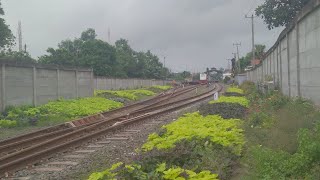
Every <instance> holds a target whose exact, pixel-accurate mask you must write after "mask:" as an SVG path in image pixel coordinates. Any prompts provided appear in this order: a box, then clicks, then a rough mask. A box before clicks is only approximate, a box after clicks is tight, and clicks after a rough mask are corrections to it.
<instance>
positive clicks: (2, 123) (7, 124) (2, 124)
mask: <svg viewBox="0 0 320 180" xmlns="http://www.w3.org/2000/svg"><path fill="white" fill-rule="evenodd" d="M16 126H17V121H11V120H5V119H1V120H0V128H12V127H16Z"/></svg>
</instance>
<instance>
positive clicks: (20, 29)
mask: <svg viewBox="0 0 320 180" xmlns="http://www.w3.org/2000/svg"><path fill="white" fill-rule="evenodd" d="M18 43H19V52H22V28H21V21H19V22H18Z"/></svg>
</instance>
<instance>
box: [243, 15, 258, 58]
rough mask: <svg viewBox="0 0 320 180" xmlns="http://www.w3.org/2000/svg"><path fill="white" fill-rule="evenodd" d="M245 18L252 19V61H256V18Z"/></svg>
mask: <svg viewBox="0 0 320 180" xmlns="http://www.w3.org/2000/svg"><path fill="white" fill-rule="evenodd" d="M245 18H250V19H251V26H252V60H253V61H254V60H255V59H256V57H255V47H254V16H253V14H252V15H251V17H250V16H247V15H246V16H245Z"/></svg>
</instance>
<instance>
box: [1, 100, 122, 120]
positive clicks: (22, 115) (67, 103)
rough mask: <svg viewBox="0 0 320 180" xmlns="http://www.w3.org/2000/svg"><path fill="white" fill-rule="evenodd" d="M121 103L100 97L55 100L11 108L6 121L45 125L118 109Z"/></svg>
mask: <svg viewBox="0 0 320 180" xmlns="http://www.w3.org/2000/svg"><path fill="white" fill-rule="evenodd" d="M121 106H122V103H119V102H115V101H111V100H108V99H105V98H101V97H90V98H81V99H73V100H63V99H61V100H57V101H51V102H49V103H47V104H44V105H41V106H38V107H31V108H30V107H29V108H26V107H25V106H22V107H16V108H11V109H10V110H9V111H8V112H7V116H6V117H5V118H6V119H9V120H16V121H17V123H18V125H35V124H41V125H46V124H47V123H49V124H51V123H56V122H64V121H67V120H70V119H76V118H79V117H83V116H88V115H92V114H96V113H100V112H104V111H108V110H110V109H114V108H119V107H121Z"/></svg>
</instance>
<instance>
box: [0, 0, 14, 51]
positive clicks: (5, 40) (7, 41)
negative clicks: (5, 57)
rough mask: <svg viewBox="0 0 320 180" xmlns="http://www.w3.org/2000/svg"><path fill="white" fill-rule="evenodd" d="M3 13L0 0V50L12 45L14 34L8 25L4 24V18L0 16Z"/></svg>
mask: <svg viewBox="0 0 320 180" xmlns="http://www.w3.org/2000/svg"><path fill="white" fill-rule="evenodd" d="M3 15H4V11H3V9H2V6H1V1H0V50H1V51H4V50H6V49H9V48H10V47H11V46H12V45H14V36H13V35H12V32H11V30H10V29H9V26H8V25H7V24H6V22H5V20H4V19H3V18H1V16H3Z"/></svg>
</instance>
